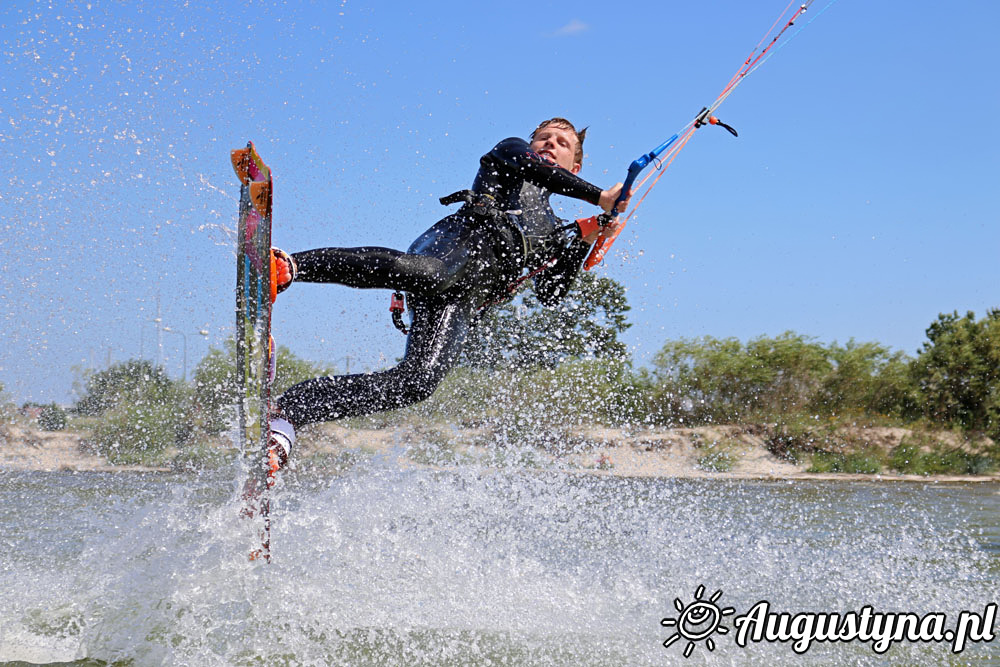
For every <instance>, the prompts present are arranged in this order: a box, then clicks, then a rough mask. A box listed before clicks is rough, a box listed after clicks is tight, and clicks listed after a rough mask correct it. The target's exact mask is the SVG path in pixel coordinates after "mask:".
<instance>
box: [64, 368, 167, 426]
mask: <svg viewBox="0 0 1000 667" xmlns="http://www.w3.org/2000/svg"><path fill="white" fill-rule="evenodd" d="M173 390H174V385H173V382H172V381H171V380H170V378H168V377H167V373H166V371H164V370H163V367H162V366H156V365H154V364H153V363H152V362H151V361H147V360H145V359H129V360H128V361H122V362H119V363H116V364H114V365H112V366H110V367H109V368H107V369H105V370H102V371H97V372H91V373H89V374H88V375H87V376H86V379H85V381H84V389H83V396H82V397H81V398H80V399H79V400H78V401H77V402H76V405H75V406H74V410H75V411H76V412H77V413H78V414H82V415H89V416H96V415H101V414H103V413H104V412H105V411H107V410H110V409H112V408H114V407H116V406H117V405H119V404H120V403H122V402H123V401H132V400H135V398H136V396H138V395H142V396H143V397H145V398H147V399H148V400H152V401H155V400H157V397H160V398H163V399H166V398H168V397H170V395H171V392H172V391H173Z"/></svg>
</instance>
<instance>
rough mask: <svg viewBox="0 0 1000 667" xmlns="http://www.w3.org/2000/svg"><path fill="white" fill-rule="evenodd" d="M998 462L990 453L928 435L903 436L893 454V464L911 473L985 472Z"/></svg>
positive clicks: (890, 462)
mask: <svg viewBox="0 0 1000 667" xmlns="http://www.w3.org/2000/svg"><path fill="white" fill-rule="evenodd" d="M998 464H1000V461H998V460H997V458H996V457H995V456H991V455H990V454H989V453H984V452H969V451H966V450H965V449H962V448H961V447H948V446H946V445H944V444H943V443H941V442H936V441H933V440H931V439H930V438H929V437H928V436H926V435H924V434H917V435H912V436H907V437H905V438H903V440H902V441H901V442H900V443H899V445H897V446H896V447H894V448H893V449H892V451H891V452H890V453H889V466H890V467H891V468H893V469H894V470H897V471H899V472H902V473H906V474H910V475H985V474H987V473H989V472H990V471H991V470H994V469H996V468H997V466H998Z"/></svg>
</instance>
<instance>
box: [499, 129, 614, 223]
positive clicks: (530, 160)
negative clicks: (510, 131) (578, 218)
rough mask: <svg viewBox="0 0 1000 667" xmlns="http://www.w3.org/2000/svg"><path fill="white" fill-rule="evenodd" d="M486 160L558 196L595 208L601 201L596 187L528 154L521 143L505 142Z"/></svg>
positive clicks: (529, 152) (530, 153)
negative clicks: (591, 205) (592, 205)
mask: <svg viewBox="0 0 1000 667" xmlns="http://www.w3.org/2000/svg"><path fill="white" fill-rule="evenodd" d="M486 158H492V159H493V160H496V161H499V162H501V163H504V164H506V165H507V166H508V167H510V168H512V169H516V170H517V171H519V172H520V175H521V176H523V178H524V180H526V181H529V182H531V183H534V184H535V185H537V186H538V187H541V188H545V189H546V190H548V191H549V192H553V193H555V194H557V195H563V196H566V197H572V198H574V199H582V200H583V201H585V202H588V203H591V204H594V205H595V206H596V205H597V204H598V202H599V201H600V199H601V189H600V188H599V187H597V186H596V185H594V184H593V183H589V182H587V181H585V180H583V179H582V178H580V177H579V176H577V175H576V174H573V173H570V172H569V171H567V170H566V169H563V168H562V167H560V166H559V165H557V164H555V163H553V162H550V161H549V160H547V159H546V158H544V157H542V156H541V155H538V153H535V152H534V151H532V150H530V149H529V148H528V142H526V141H525V140H524V139H520V138H518V137H511V138H510V139H504V140H503V141H501V142H500V143H499V144H497V145H496V146H494V147H493V150H491V151H490V152H489V153H488V154H487V156H486Z"/></svg>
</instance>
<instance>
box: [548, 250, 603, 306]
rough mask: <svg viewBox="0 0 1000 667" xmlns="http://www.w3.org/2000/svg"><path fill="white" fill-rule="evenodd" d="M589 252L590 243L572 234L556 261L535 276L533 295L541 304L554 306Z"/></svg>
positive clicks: (564, 294)
mask: <svg viewBox="0 0 1000 667" xmlns="http://www.w3.org/2000/svg"><path fill="white" fill-rule="evenodd" d="M589 252H590V244H589V243H584V242H583V239H581V238H580V237H579V235H576V234H574V236H573V240H572V241H570V242H569V244H568V245H567V246H565V248H564V249H563V251H562V252H561V253H559V257H558V259H556V263H555V264H554V265H553V266H552V267H550V268H548V269H546V270H545V271H542V272H541V273H539V274H538V275H537V276H535V296H537V297H538V300H539V301H540V302H541V303H542V305H543V306H554V305H555V304H557V303H559V301H560V300H561V299H562V298H563V297H564V296H566V293H567V292H568V291H569V286H570V284H572V282H573V280H574V279H575V278H576V274H578V273H579V272H580V266H581V265H582V264H583V260H585V259H586V258H587V254H588V253H589Z"/></svg>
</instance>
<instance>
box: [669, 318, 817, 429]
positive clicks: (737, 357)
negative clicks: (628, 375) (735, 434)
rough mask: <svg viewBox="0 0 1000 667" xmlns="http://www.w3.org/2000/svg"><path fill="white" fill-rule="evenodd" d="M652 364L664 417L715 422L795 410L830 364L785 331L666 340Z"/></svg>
mask: <svg viewBox="0 0 1000 667" xmlns="http://www.w3.org/2000/svg"><path fill="white" fill-rule="evenodd" d="M653 367H654V370H653V377H654V381H655V382H656V383H657V385H658V387H657V389H658V391H657V393H658V401H657V402H658V404H659V410H660V412H661V413H662V414H663V415H664V416H670V415H685V414H686V415H688V416H689V417H690V418H691V419H693V420H695V421H705V420H708V421H717V422H718V421H739V420H742V419H746V418H748V417H750V416H760V415H775V414H782V413H785V412H792V411H798V410H801V409H802V408H803V407H804V406H806V405H807V404H809V402H810V401H812V400H813V398H814V397H815V395H816V392H817V391H818V389H819V387H820V386H821V383H822V380H823V378H824V376H825V375H826V374H827V373H828V372H829V371H830V368H831V364H830V361H829V359H828V358H827V353H826V351H825V350H824V349H823V347H822V346H821V345H819V344H818V343H816V342H814V341H813V340H811V339H809V338H807V337H805V336H801V335H799V334H796V333H793V332H791V331H786V332H785V333H783V334H781V335H780V336H777V337H767V336H760V337H757V338H754V339H752V340H750V341H749V342H747V343H746V345H744V344H742V343H741V342H740V341H739V340H737V339H735V338H724V339H719V338H713V337H711V336H705V337H703V338H698V339H681V340H679V341H669V342H667V344H666V345H664V347H663V349H661V350H660V351H659V352H658V353H657V354H656V356H655V357H654V358H653Z"/></svg>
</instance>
